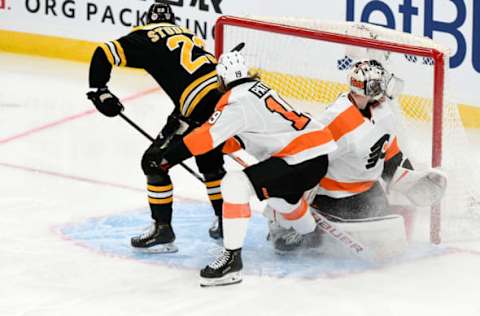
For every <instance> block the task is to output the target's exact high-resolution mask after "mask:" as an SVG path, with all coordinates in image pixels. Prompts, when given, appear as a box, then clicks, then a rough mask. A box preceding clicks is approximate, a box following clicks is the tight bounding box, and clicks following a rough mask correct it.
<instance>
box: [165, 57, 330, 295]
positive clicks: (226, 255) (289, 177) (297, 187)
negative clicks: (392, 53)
mask: <svg viewBox="0 0 480 316" xmlns="http://www.w3.org/2000/svg"><path fill="white" fill-rule="evenodd" d="M217 72H218V77H219V79H220V82H221V85H222V86H223V87H224V89H225V94H224V95H223V97H222V98H221V99H220V101H219V103H218V104H217V106H216V111H215V112H214V114H213V115H212V116H211V118H210V119H209V120H208V121H207V122H206V123H204V124H203V125H202V126H201V127H199V128H197V129H195V130H193V131H192V132H191V133H190V134H188V135H187V136H185V137H184V138H183V141H180V142H179V143H177V144H176V146H173V147H172V148H171V149H170V150H168V151H167V152H166V153H165V155H163V156H162V157H159V161H158V165H159V166H160V167H161V168H169V167H170V166H172V165H174V164H177V163H179V162H180V161H182V160H184V159H186V158H188V157H191V156H192V155H200V154H202V153H204V152H207V151H209V150H211V149H213V148H216V147H217V146H223V148H224V151H225V152H233V151H235V150H238V149H240V148H243V149H245V150H246V151H247V152H248V153H250V154H251V155H253V156H254V157H255V158H257V159H258V161H259V163H257V164H255V165H252V166H250V167H247V168H245V169H244V170H243V171H228V172H227V174H226V175H225V177H224V178H223V180H222V184H221V189H222V194H223V198H224V204H223V230H224V240H223V242H224V248H225V249H224V251H223V252H222V254H221V255H220V256H219V257H218V258H217V259H216V260H215V261H214V262H212V263H211V264H209V265H208V266H206V267H205V268H204V269H203V270H202V271H201V273H200V274H201V277H202V281H201V284H202V285H203V286H211V285H220V284H232V283H238V282H240V281H241V270H242V258H241V249H242V246H243V242H244V239H245V234H246V230H247V224H248V221H249V219H250V216H251V210H250V205H249V201H250V198H251V197H253V196H257V197H258V198H259V199H260V200H267V201H268V204H269V205H270V207H272V208H274V209H275V210H276V211H277V214H278V216H280V217H282V219H283V220H284V221H285V222H286V223H287V225H289V226H290V227H293V228H294V229H295V230H296V231H297V232H299V233H301V234H305V235H309V236H310V240H311V241H312V242H313V243H314V242H315V236H318V237H320V234H318V231H317V229H316V224H315V221H314V218H313V217H312V215H311V212H310V210H309V206H308V204H307V202H306V201H305V199H304V198H303V195H304V192H305V191H307V190H309V189H312V188H313V187H315V186H316V185H317V184H318V183H319V181H320V179H321V178H322V177H323V175H324V174H325V172H326V170H327V167H328V157H327V154H329V153H331V152H333V151H334V150H335V149H336V148H337V145H336V143H335V141H334V140H333V137H332V134H331V132H330V131H329V130H328V129H327V128H325V126H324V125H323V124H321V123H320V122H318V121H316V120H315V119H313V118H312V117H311V116H310V115H308V114H305V113H301V112H297V111H295V110H294V109H293V108H291V107H290V106H289V105H288V104H287V103H286V102H285V101H284V100H282V98H281V97H280V96H279V95H278V94H277V93H276V92H275V91H274V90H272V89H271V88H270V87H268V86H267V85H266V84H264V83H263V82H262V81H260V80H259V79H258V78H257V77H255V76H251V75H250V74H249V73H248V68H247V66H246V64H245V60H244V57H243V56H242V55H241V54H239V53H238V52H230V53H226V54H224V55H222V56H221V57H220V59H219V63H218V65H217Z"/></svg>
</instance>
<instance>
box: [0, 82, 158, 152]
mask: <svg viewBox="0 0 480 316" xmlns="http://www.w3.org/2000/svg"><path fill="white" fill-rule="evenodd" d="M158 90H160V88H159V87H153V88H150V89H147V90H144V91H141V92H138V93H135V94H132V95H130V96H128V97H125V98H123V99H122V100H121V101H122V102H128V101H130V100H134V99H138V98H140V97H143V96H145V95H147V94H150V93H153V92H155V91H158ZM96 112H97V110H95V109H91V110H88V111H84V112H81V113H77V114H72V115H69V116H66V117H64V118H62V119H59V120H56V121H53V122H49V123H46V124H44V125H40V126H37V127H34V128H32V129H29V130H26V131H24V132H21V133H18V134H15V135H12V136H8V137H6V138H3V139H0V145H3V144H6V143H8V142H11V141H13V140H16V139H19V138H23V137H26V136H28V135H31V134H35V133H37V132H40V131H43V130H46V129H49V128H51V127H54V126H57V125H61V124H64V123H66V122H69V121H73V120H76V119H79V118H82V117H85V116H87V115H90V114H92V113H96Z"/></svg>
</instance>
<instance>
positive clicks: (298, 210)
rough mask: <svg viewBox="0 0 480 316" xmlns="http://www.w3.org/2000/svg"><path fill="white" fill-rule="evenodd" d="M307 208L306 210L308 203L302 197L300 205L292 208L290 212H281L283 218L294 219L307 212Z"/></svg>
mask: <svg viewBox="0 0 480 316" xmlns="http://www.w3.org/2000/svg"><path fill="white" fill-rule="evenodd" d="M307 210H308V204H307V202H305V200H304V199H302V200H301V201H300V205H299V206H298V207H297V208H296V209H294V210H293V211H292V212H290V213H286V214H282V217H283V218H285V219H286V220H289V221H294V220H296V219H299V218H301V217H303V215H305V213H307Z"/></svg>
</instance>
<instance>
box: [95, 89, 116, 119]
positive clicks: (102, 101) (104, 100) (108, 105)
mask: <svg viewBox="0 0 480 316" xmlns="http://www.w3.org/2000/svg"><path fill="white" fill-rule="evenodd" d="M87 97H88V99H89V100H90V101H92V103H93V104H94V105H95V107H96V108H97V110H98V111H99V112H101V113H102V114H103V115H106V116H108V117H114V116H117V115H118V114H120V112H122V111H123V105H122V103H120V100H119V99H118V98H117V97H116V96H115V95H114V94H113V93H111V92H110V90H108V88H107V87H103V88H98V89H97V91H90V92H88V93H87Z"/></svg>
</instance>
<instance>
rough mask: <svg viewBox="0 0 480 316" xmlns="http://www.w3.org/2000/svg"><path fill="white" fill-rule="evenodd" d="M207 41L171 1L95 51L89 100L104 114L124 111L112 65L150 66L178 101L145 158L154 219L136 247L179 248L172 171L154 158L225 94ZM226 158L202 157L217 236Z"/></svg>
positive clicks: (217, 152) (205, 115)
mask: <svg viewBox="0 0 480 316" xmlns="http://www.w3.org/2000/svg"><path fill="white" fill-rule="evenodd" d="M203 45H204V43H203V40H201V39H200V38H198V37H196V36H195V35H194V34H193V33H192V32H191V31H190V30H188V29H186V28H184V27H181V26H178V25H176V24H175V16H174V14H173V12H172V9H171V7H170V6H169V5H168V4H164V3H155V4H153V5H151V7H150V9H149V11H148V13H147V24H146V25H145V26H140V27H137V28H135V29H133V31H132V32H130V33H129V34H127V35H125V36H123V37H121V38H119V39H118V40H114V41H110V42H106V43H104V44H102V45H100V46H99V47H97V49H96V50H95V52H94V54H93V57H92V60H91V63H90V74H89V81H90V88H93V89H95V90H93V91H90V92H89V93H88V98H89V99H90V100H91V101H92V102H93V104H94V105H95V107H96V108H97V109H98V110H99V111H100V112H101V113H103V114H104V115H106V116H109V117H114V116H117V115H118V114H119V113H120V112H121V111H122V110H123V106H122V104H121V103H120V101H119V100H118V98H117V97H116V96H115V95H114V94H113V93H112V92H110V90H109V89H108V87H107V83H108V81H109V79H110V74H111V71H112V66H128V67H135V68H142V69H144V70H146V71H147V72H148V73H149V74H150V75H151V76H152V77H153V78H154V79H155V80H156V81H157V83H158V84H159V85H160V86H161V87H162V89H163V90H164V91H165V93H167V95H168V96H169V97H170V98H171V100H172V101H173V103H174V105H175V108H174V111H173V112H172V114H171V115H170V116H169V117H168V119H167V123H166V124H165V126H164V127H163V128H162V130H161V132H160V133H159V135H158V137H157V138H156V140H155V141H154V142H153V144H152V145H151V146H150V147H149V148H148V149H147V150H146V152H145V153H144V155H143V157H142V169H143V171H144V173H145V175H146V177H147V190H148V200H149V204H150V209H151V216H152V218H153V223H152V226H151V227H150V228H149V230H148V231H147V232H145V233H144V234H141V235H139V236H136V237H133V238H132V239H131V245H132V246H133V247H136V248H145V249H155V248H157V249H155V250H156V251H160V252H162V251H163V252H172V251H175V250H176V247H175V246H174V245H173V241H174V240H175V234H174V232H173V229H172V226H171V220H172V196H173V185H172V182H171V179H170V176H169V175H168V173H167V172H165V171H163V170H162V169H160V168H158V167H157V166H156V165H155V161H154V160H153V159H152V157H156V156H157V155H158V153H159V152H161V151H163V150H165V149H166V148H168V147H169V146H170V144H173V143H175V142H176V141H177V140H180V139H181V135H182V134H184V133H186V132H187V131H189V130H191V129H193V128H195V127H196V126H198V125H199V124H201V123H203V122H205V121H206V120H207V119H208V118H209V117H210V115H211V114H212V113H213V111H214V107H215V105H216V103H217V101H218V100H219V99H220V97H221V95H220V92H219V91H218V90H217V88H218V82H217V76H216V71H215V65H216V60H215V57H214V56H213V55H211V54H210V53H208V52H206V51H205V50H204V48H203ZM223 162H224V161H223V154H222V153H221V150H220V149H214V150H212V151H210V152H209V153H206V154H205V155H203V156H198V157H196V163H197V166H198V168H199V170H200V172H201V173H202V174H203V175H204V179H205V185H206V188H207V192H208V196H209V199H210V201H211V203H212V206H213V208H214V210H215V215H216V216H217V220H218V221H215V222H214V226H212V228H210V230H209V234H210V236H211V237H212V238H214V239H218V238H221V237H222V225H221V224H222V221H221V219H222V213H221V212H222V202H223V200H222V195H221V192H220V181H221V179H222V177H223V176H224V174H225V170H224V168H223ZM158 248H159V249H158Z"/></svg>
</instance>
